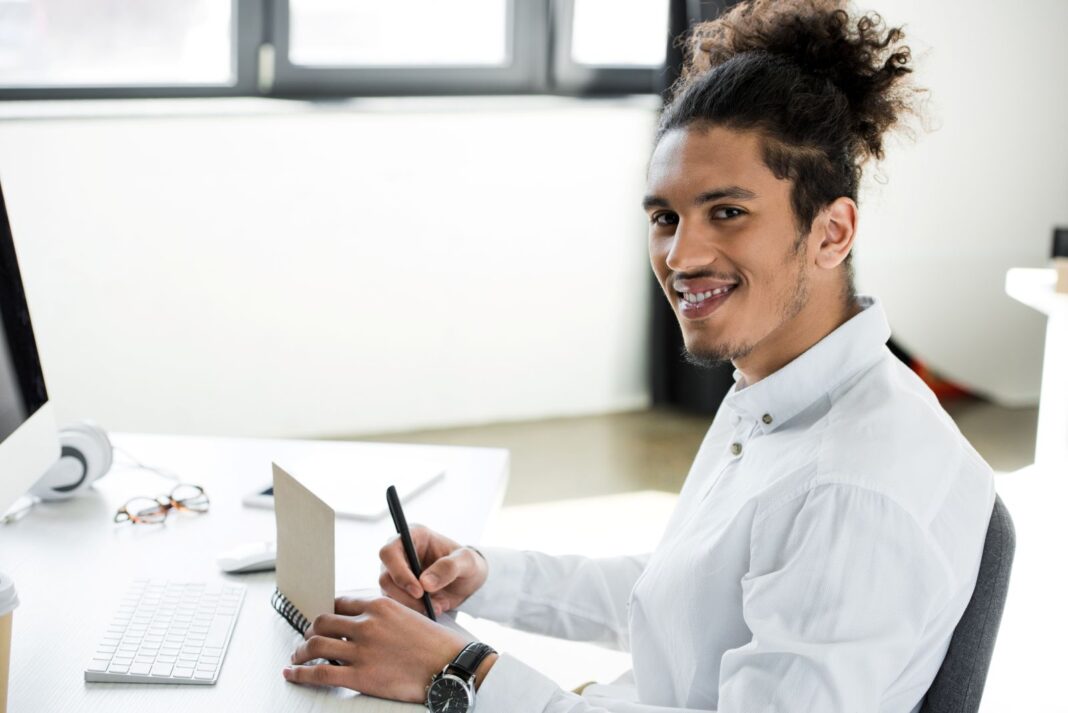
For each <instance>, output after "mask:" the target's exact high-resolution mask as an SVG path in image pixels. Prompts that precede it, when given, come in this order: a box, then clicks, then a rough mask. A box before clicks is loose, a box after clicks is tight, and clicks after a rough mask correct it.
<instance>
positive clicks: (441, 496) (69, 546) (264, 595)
mask: <svg viewBox="0 0 1068 713" xmlns="http://www.w3.org/2000/svg"><path fill="white" fill-rule="evenodd" d="M112 438H113V441H114V442H115V444H116V445H117V446H119V447H121V448H123V449H125V450H128V451H129V452H130V453H131V454H133V455H134V456H135V457H136V458H138V459H139V460H141V461H142V462H144V463H146V464H148V465H153V466H160V467H164V468H168V469H170V470H173V471H175V473H176V474H177V475H178V476H180V477H181V479H182V480H183V481H186V482H191V483H196V484H198V485H202V486H203V487H204V488H205V490H206V491H207V493H208V495H209V496H210V498H211V510H210V512H209V513H207V514H205V515H200V516H196V515H184V514H181V513H172V514H171V516H170V517H169V518H168V520H167V523H166V524H165V525H163V526H143V525H138V526H134V525H130V524H125V525H116V524H114V523H113V522H112V516H113V514H114V512H115V510H116V509H117V508H118V507H119V506H120V505H122V504H123V503H124V502H125V501H126V500H127V499H129V498H130V497H133V496H137V495H149V496H154V495H157V494H162V493H166V492H168V491H169V490H170V489H171V487H173V482H172V481H169V480H167V479H165V478H162V477H160V476H158V475H156V474H154V473H151V472H148V471H144V470H138V469H134V468H130V467H126V466H123V465H118V466H117V467H115V468H113V469H112V472H111V473H110V474H109V475H107V476H106V477H105V478H103V479H101V480H100V481H99V482H98V483H97V485H96V487H95V491H96V492H95V493H92V494H91V495H89V496H86V497H81V498H77V499H75V500H71V501H66V502H59V503H43V504H41V505H39V506H38V507H36V508H35V509H34V510H33V511H31V512H30V513H29V515H27V516H26V517H24V518H23V519H22V520H20V521H18V522H16V523H14V524H12V525H8V526H6V527H2V528H0V569H3V570H4V571H6V572H7V573H8V574H10V575H11V576H12V577H13V578H14V580H15V586H16V588H17V589H18V593H19V599H20V600H21V605H20V606H19V608H18V609H16V610H15V617H14V632H13V640H12V661H11V680H10V686H9V710H10V711H13V712H14V713H21V712H23V711H25V712H28V713H30V712H32V713H36V712H37V711H75V710H76V711H151V712H153V713H155V712H157V711H159V712H161V713H162V712H165V711H179V710H180V711H189V710H201V711H215V710H220V711H221V710H227V711H246V710H247V711H283V710H284V711H311V710H316V711H318V710H323V711H329V710H345V711H354V710H358V711H419V710H425V709H424V708H422V707H421V706H416V705H407V704H400V703H394V702H387V701H382V700H379V699H374V698H369V697H362V696H358V695H357V694H355V693H353V692H351V691H346V690H341V689H316V688H311V687H305V686H297V685H294V684H290V683H287V682H286V681H284V680H283V679H282V673H281V672H282V667H283V666H284V665H286V664H287V663H288V661H289V656H290V655H291V654H292V652H293V649H294V647H295V646H296V644H297V643H298V642H299V637H298V635H297V634H296V633H295V632H294V631H293V630H292V629H291V628H290V627H289V625H288V624H286V623H285V622H284V621H283V620H282V618H281V617H280V616H278V614H276V613H275V611H274V610H273V609H272V608H271V606H270V603H269V599H270V594H271V592H272V591H273V589H274V573H273V572H265V573H260V574H251V575H224V574H223V573H221V572H220V571H219V570H218V569H217V567H216V565H215V556H216V554H217V553H218V552H219V551H221V550H223V549H226V548H229V547H231V546H233V545H235V544H240V543H242V542H248V541H255V540H273V539H274V536H275V533H274V513H273V512H272V511H269V510H257V509H251V508H246V507H244V506H242V505H241V503H240V501H241V497H242V496H244V495H245V494H247V493H248V492H249V491H251V490H252V489H253V488H255V487H258V486H260V485H264V484H267V483H269V482H270V478H271V471H270V462H271V460H272V459H279V460H280V462H282V463H285V462H286V460H287V459H291V460H298V459H302V458H306V457H309V456H310V455H316V454H319V455H331V454H335V455H336V454H337V453H339V452H343V451H345V450H346V449H350V451H349V452H351V449H378V450H379V452H382V453H396V454H398V455H406V456H411V455H418V456H420V457H423V458H426V459H431V460H434V461H437V462H439V463H441V464H442V465H443V466H444V467H445V469H446V475H445V478H444V479H443V480H442V481H441V482H439V483H436V484H434V485H433V486H431V488H429V489H428V490H427V491H426V492H425V493H423V494H421V495H419V496H418V497H416V498H415V499H413V500H412V501H411V503H410V504H408V505H406V506H405V512H406V514H407V516H408V519H409V522H411V523H413V524H414V523H423V524H426V525H428V526H430V527H432V528H434V529H437V530H439V531H441V532H443V533H445V534H448V535H450V536H451V537H453V538H454V539H456V540H458V541H460V542H469V543H472V544H474V543H477V542H479V541H480V540H481V537H482V533H483V530H484V529H485V526H486V524H487V523H488V521H489V518H490V516H491V514H492V513H493V512H494V511H495V510H496V509H497V508H498V507H499V506H500V502H501V500H502V498H503V495H504V490H505V487H506V485H507V478H508V453H507V451H504V450H498V449H483V448H455V447H446V446H415V445H397V444H377V443H375V444H371V443H348V442H346V443H341V442H326V441H322V442H319V441H280V440H259V439H224V438H207V437H184V436H151V435H134V434H112ZM117 461H118V462H119V463H123V462H125V461H126V459H125V458H124V457H123V456H122V455H121V454H120V455H119V456H118V457H117ZM298 475H299V473H298ZM383 497H385V496H384V494H383ZM176 515H177V516H176ZM394 532H395V531H394V530H393V525H392V521H391V520H390V519H389V518H388V517H387V518H385V519H384V520H381V521H378V522H375V523H362V522H358V521H353V520H339V521H338V526H337V552H338V560H339V561H338V575H337V585H338V588H339V589H346V588H351V587H357V586H374V587H377V581H378V572H379V565H378V549H379V547H381V545H382V544H383V543H384V542H385V541H386V539H387V538H388V537H389V536H391V535H392V534H394ZM138 576H147V577H159V578H171V579H189V580H201V581H209V582H211V581H216V582H217V581H228V582H240V583H242V584H245V585H246V586H247V587H248V591H247V594H246V597H245V603H244V606H243V607H242V609H241V614H240V616H239V617H238V621H237V625H236V627H235V629H234V634H233V639H232V641H231V643H230V648H229V651H228V652H227V655H226V659H225V660H224V662H223V667H222V671H221V673H220V675H219V681H218V683H217V684H216V685H214V686H189V685H184V686H180V685H156V684H148V685H145V684H141V685H138V684H113V683H86V682H85V681H84V680H83V676H82V671H83V669H84V667H85V665H86V664H87V663H88V661H89V659H90V655H91V654H92V652H93V650H94V647H95V646H96V644H97V642H98V640H99V637H100V636H101V635H102V633H103V632H104V630H105V628H106V626H107V623H108V621H109V620H110V617H111V615H112V613H113V611H114V609H115V607H116V605H117V604H118V601H119V598H120V596H121V594H122V593H123V592H124V591H125V590H126V588H127V586H128V585H129V583H130V581H131V580H132V579H133V578H135V577H138ZM352 698H358V699H361V700H356V701H354V700H350V699H352Z"/></svg>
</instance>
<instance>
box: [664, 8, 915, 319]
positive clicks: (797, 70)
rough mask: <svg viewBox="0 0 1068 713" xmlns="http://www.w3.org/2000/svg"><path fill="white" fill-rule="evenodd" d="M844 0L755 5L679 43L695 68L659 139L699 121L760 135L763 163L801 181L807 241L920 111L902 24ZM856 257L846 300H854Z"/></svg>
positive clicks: (801, 221) (798, 209)
mask: <svg viewBox="0 0 1068 713" xmlns="http://www.w3.org/2000/svg"><path fill="white" fill-rule="evenodd" d="M845 6H846V2H845V0H749V1H748V2H744V3H741V4H739V5H736V6H734V7H733V8H731V9H730V10H729V11H728V12H726V13H724V14H723V15H721V16H720V17H719V18H717V19H715V20H710V21H707V22H702V23H699V24H697V25H695V26H694V27H693V28H691V31H690V33H689V34H688V35H685V36H683V37H681V38H679V40H678V41H679V42H682V43H684V46H683V50H684V57H685V63H684V66H683V69H682V73H681V74H680V76H679V79H678V81H676V82H675V84H674V85H673V86H672V87H671V89H670V90H669V96H670V100H669V102H668V103H667V105H666V106H665V107H664V110H663V112H662V113H661V115H660V122H659V126H658V128H657V132H656V140H657V142H659V141H660V139H661V138H662V137H663V136H664V134H665V133H667V132H668V131H670V130H672V129H677V128H685V127H688V126H691V125H694V126H697V127H702V126H724V127H726V128H731V129H738V130H757V131H759V132H760V133H761V135H762V139H763V142H762V143H763V160H764V163H765V164H766V165H767V166H768V168H769V169H770V170H771V171H772V172H773V173H774V174H775V176H776V177H778V178H780V179H789V180H791V181H792V183H793V186H792V191H791V204H792V207H793V210H794V218H795V221H796V224H797V228H798V233H799V238H798V241H799V243H800V241H801V240H802V239H803V237H804V235H805V234H807V233H808V232H809V231H810V230H811V227H812V221H813V219H814V218H815V217H816V215H817V214H818V213H819V211H820V209H821V208H823V207H824V206H826V205H827V204H829V203H830V202H832V201H833V200H835V199H836V198H838V197H839V196H847V197H849V198H851V199H853V200H854V201H856V200H857V190H858V187H859V184H860V178H861V172H862V167H863V165H864V164H865V163H866V162H867V161H868V160H869V159H871V158H874V159H877V160H878V159H881V158H883V135H884V134H885V133H886V132H887V131H888V130H889V129H891V128H893V127H895V126H897V125H899V124H901V123H902V120H903V118H904V117H905V116H906V115H908V114H914V113H916V109H915V107H914V105H913V102H912V99H913V98H914V95H915V93H916V92H917V91H921V90H917V89H915V88H913V87H912V86H910V84H909V82H908V80H907V75H909V74H910V73H911V72H912V68H911V67H910V66H909V62H910V60H911V53H910V50H909V48H908V47H907V46H904V45H903V44H902V41H903V40H904V37H905V33H904V31H903V30H902V29H901V28H900V27H894V28H890V29H887V28H886V27H885V26H884V23H883V20H882V18H881V17H880V16H879V15H878V14H876V13H867V14H863V15H861V16H859V17H857V18H853V17H850V14H849V12H847V10H846V8H845ZM851 258H852V254H850V255H849V256H848V257H847V258H846V270H847V283H848V284H847V292H848V297H850V298H852V297H855V291H854V288H853V268H852V262H851Z"/></svg>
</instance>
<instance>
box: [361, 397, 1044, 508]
mask: <svg viewBox="0 0 1068 713" xmlns="http://www.w3.org/2000/svg"><path fill="white" fill-rule="evenodd" d="M944 406H945V407H946V410H947V411H948V412H949V414H950V415H951V416H952V417H953V419H954V420H955V421H956V423H957V425H958V427H959V428H960V429H961V432H962V433H963V434H964V435H965V437H966V438H968V440H969V441H971V443H972V445H973V446H974V447H975V449H976V450H977V451H979V453H980V454H982V456H983V457H984V458H986V460H987V462H989V463H990V465H991V466H992V467H993V468H994V470H997V471H1012V470H1016V469H1018V468H1022V467H1024V466H1026V465H1029V464H1030V463H1031V462H1032V460H1033V454H1034V450H1035V426H1036V423H1037V420H1038V409H1037V408H1006V407H1003V406H998V405H996V404H992V403H989V402H987V401H982V400H979V399H959V400H956V401H951V402H947V403H946V404H944ZM710 422H711V419H710V418H709V417H707V416H696V415H692V414H687V413H681V412H678V411H673V410H668V409H652V410H648V411H635V412H628V413H617V414H608V415H601V416H583V417H577V418H556V419H548V420H543V421H523V422H513V423H494V424H488V425H484V426H468V427H463V428H447V429H438V430H431V431H415V432H410V433H402V434H388V435H378V436H361V437H359V439H358V440H373V441H387V442H399V443H434V444H442V445H466V446H492V447H498V448H507V449H509V450H510V451H511V454H512V468H511V477H510V480H509V486H508V493H507V495H506V496H505V504H506V505H523V504H530V503H539V502H547V501H553V500H567V499H573V498H581V497H592V496H598V495H609V494H616V493H627V492H637V491H647V490H655V491H666V492H678V490H679V488H680V487H681V486H682V482H683V480H684V479H685V477H686V473H687V472H688V470H689V468H690V463H691V461H692V460H693V456H694V454H695V453H696V452H697V448H698V446H700V444H701V439H702V438H703V437H704V434H705V431H707V429H708V426H709V424H710Z"/></svg>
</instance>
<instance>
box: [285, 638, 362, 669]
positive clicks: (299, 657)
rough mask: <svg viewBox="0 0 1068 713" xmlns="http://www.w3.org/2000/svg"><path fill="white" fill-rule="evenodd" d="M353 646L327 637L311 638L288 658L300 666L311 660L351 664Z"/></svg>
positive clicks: (347, 642)
mask: <svg viewBox="0 0 1068 713" xmlns="http://www.w3.org/2000/svg"><path fill="white" fill-rule="evenodd" d="M355 646H356V645H355V644H353V643H352V642H349V641H341V640H340V639H332V638H330V637H329V636H312V637H311V638H310V639H308V640H307V641H305V642H304V643H303V644H301V645H300V646H298V647H297V649H296V651H294V652H293V656H292V657H291V658H290V661H292V662H293V663H295V664H302V663H304V662H305V661H311V660H313V659H330V660H331V661H340V662H341V663H343V664H344V663H352V661H353V658H354V657H355V650H354V649H355Z"/></svg>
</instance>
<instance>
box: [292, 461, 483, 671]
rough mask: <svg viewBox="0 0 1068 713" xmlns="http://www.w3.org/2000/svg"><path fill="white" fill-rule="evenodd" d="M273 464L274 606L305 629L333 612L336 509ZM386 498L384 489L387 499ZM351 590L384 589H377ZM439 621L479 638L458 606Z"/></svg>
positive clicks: (373, 591)
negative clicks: (465, 624) (462, 619)
mask: <svg viewBox="0 0 1068 713" xmlns="http://www.w3.org/2000/svg"><path fill="white" fill-rule="evenodd" d="M271 466H272V470H273V473H274V496H275V506H274V514H275V524H276V527H277V533H276V534H277V555H276V560H275V580H276V586H275V590H274V594H272V595H271V606H272V607H274V610H275V611H277V612H278V613H279V615H281V617H282V618H283V619H285V620H286V621H287V622H289V625H290V626H292V627H293V629H294V630H296V631H297V632H298V633H299V634H301V635H303V634H304V632H305V631H307V630H308V627H309V626H311V622H313V621H315V617H317V616H319V615H320V614H333V613H334V593H335V589H334V510H333V508H331V507H330V506H329V505H327V504H326V502H325V501H324V500H323V499H322V498H320V497H319V496H318V495H316V494H315V493H313V492H312V491H311V490H310V489H309V488H308V487H307V486H305V485H303V484H302V483H300V482H299V481H298V480H297V479H296V478H295V477H293V476H292V475H290V474H289V473H287V472H286V471H285V470H284V469H283V468H282V467H281V466H279V465H278V464H277V463H272V464H271ZM385 499H386V494H385V493H384V492H383V493H382V500H383V502H385ZM347 593H348V594H353V595H356V596H362V597H374V596H379V595H380V592H379V591H378V590H377V589H357V590H351V591H349V592H347ZM438 623H439V624H441V625H443V626H447V627H449V628H450V629H452V630H454V631H458V632H460V633H461V634H463V635H464V636H466V637H468V639H470V640H472V641H474V640H475V638H476V637H474V636H472V635H471V632H469V631H467V630H466V629H464V628H463V627H462V626H460V624H458V623H457V622H456V615H455V613H454V612H446V613H445V614H443V615H441V616H439V617H438ZM331 663H333V662H331Z"/></svg>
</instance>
